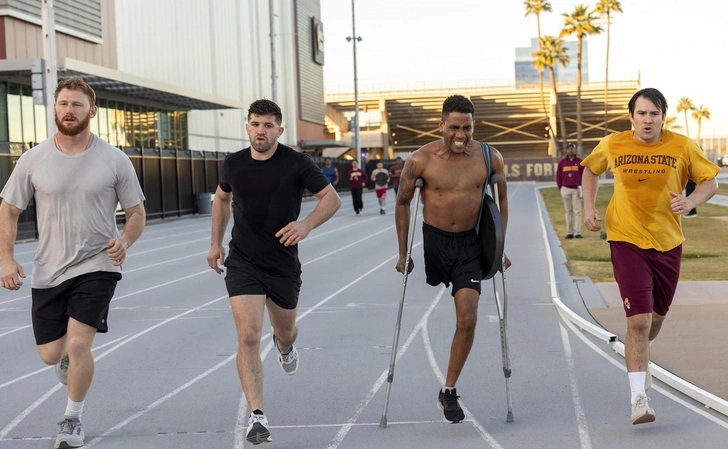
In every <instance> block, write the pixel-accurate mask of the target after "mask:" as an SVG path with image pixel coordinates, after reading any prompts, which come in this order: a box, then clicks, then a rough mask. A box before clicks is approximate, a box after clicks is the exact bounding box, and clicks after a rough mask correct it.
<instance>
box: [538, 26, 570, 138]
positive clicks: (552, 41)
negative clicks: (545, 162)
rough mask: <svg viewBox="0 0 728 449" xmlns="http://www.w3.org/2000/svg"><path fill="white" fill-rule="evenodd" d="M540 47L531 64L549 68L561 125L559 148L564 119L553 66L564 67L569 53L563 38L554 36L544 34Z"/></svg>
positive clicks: (564, 132)
mask: <svg viewBox="0 0 728 449" xmlns="http://www.w3.org/2000/svg"><path fill="white" fill-rule="evenodd" d="M540 47H541V49H540V50H537V51H535V52H533V65H534V67H536V68H537V69H538V70H540V71H543V70H544V69H549V75H550V76H551V88H552V89H553V92H554V97H555V98H556V111H557V113H558V115H559V125H561V126H560V127H561V148H562V150H563V149H565V148H566V121H565V120H564V112H563V111H562V110H561V102H560V101H559V92H558V90H557V89H556V72H555V70H554V67H555V66H556V64H561V66H562V67H566V64H568V63H569V55H567V54H566V48H564V40H563V39H561V38H560V37H555V36H544V37H542V38H541V45H540Z"/></svg>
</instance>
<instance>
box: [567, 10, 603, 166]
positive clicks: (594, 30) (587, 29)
mask: <svg viewBox="0 0 728 449" xmlns="http://www.w3.org/2000/svg"><path fill="white" fill-rule="evenodd" d="M562 16H564V29H563V30H561V36H560V37H562V38H563V37H564V36H569V35H571V34H576V139H577V140H576V142H577V144H576V150H577V152H581V151H582V146H581V140H582V134H581V48H582V44H583V42H584V36H587V35H590V34H599V33H601V32H602V28H601V27H600V26H599V25H597V24H596V21H597V16H596V15H594V12H593V11H589V10H588V9H586V6H584V5H576V6H574V12H572V13H571V14H567V13H563V14H562Z"/></svg>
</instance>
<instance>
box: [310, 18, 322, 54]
mask: <svg viewBox="0 0 728 449" xmlns="http://www.w3.org/2000/svg"><path fill="white" fill-rule="evenodd" d="M311 31H312V32H313V36H312V37H313V39H312V41H313V62H315V63H316V64H319V65H324V24H323V23H322V22H321V21H320V20H319V19H317V18H316V17H311Z"/></svg>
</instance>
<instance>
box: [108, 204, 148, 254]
mask: <svg viewBox="0 0 728 449" xmlns="http://www.w3.org/2000/svg"><path fill="white" fill-rule="evenodd" d="M124 215H126V224H125V225H124V232H122V233H121V236H119V238H117V239H111V240H109V244H108V248H107V250H106V254H107V255H108V256H109V259H111V260H112V261H113V262H114V265H115V266H119V265H121V264H122V263H124V259H126V250H127V249H129V247H130V246H131V245H133V244H134V242H136V241H137V239H138V238H139V236H140V235H142V232H144V226H145V224H146V222H147V213H146V211H145V210H144V203H139V204H137V205H136V206H132V207H129V208H126V209H124Z"/></svg>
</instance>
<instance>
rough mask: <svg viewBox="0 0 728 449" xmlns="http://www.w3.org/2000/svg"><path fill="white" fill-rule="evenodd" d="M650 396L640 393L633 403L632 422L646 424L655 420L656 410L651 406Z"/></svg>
mask: <svg viewBox="0 0 728 449" xmlns="http://www.w3.org/2000/svg"><path fill="white" fill-rule="evenodd" d="M649 401H650V398H648V397H647V396H643V395H639V396H637V400H636V401H635V403H634V404H632V424H644V423H648V422H653V421H654V420H655V411H654V410H653V409H651V408H650V406H649V404H648V402H649Z"/></svg>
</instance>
